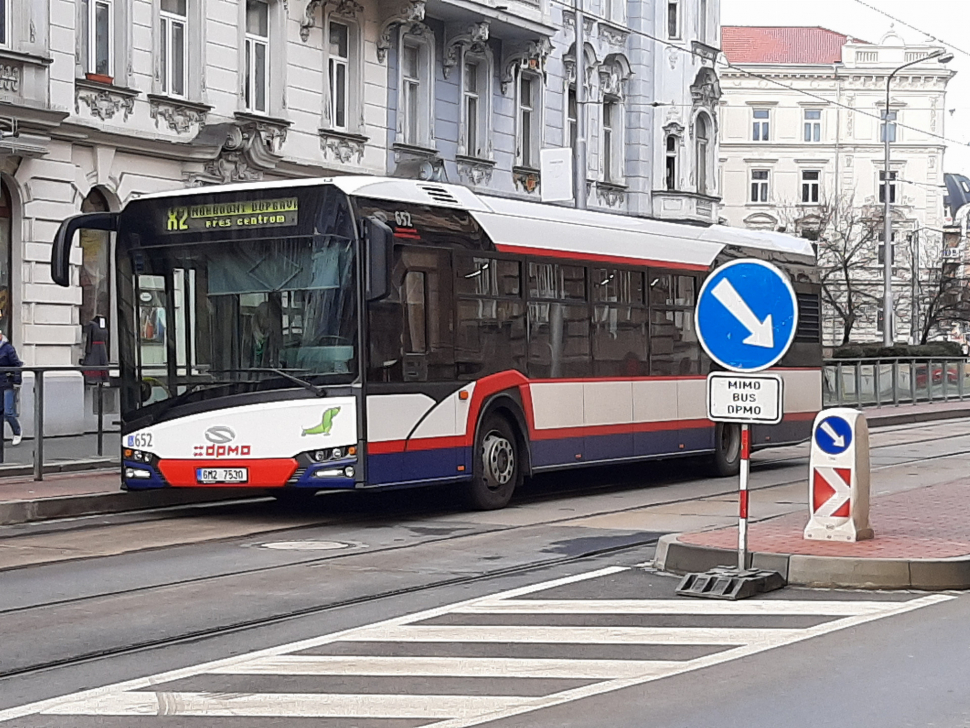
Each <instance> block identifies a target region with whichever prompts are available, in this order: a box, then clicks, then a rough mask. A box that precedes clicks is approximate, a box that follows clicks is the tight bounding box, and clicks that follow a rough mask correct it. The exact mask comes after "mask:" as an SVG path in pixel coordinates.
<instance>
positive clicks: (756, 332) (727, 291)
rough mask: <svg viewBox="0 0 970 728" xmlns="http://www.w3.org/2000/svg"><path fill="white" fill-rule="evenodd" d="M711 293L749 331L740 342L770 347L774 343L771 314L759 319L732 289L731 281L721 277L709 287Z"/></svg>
mask: <svg viewBox="0 0 970 728" xmlns="http://www.w3.org/2000/svg"><path fill="white" fill-rule="evenodd" d="M711 294H712V295H713V296H714V298H716V299H717V300H718V301H719V302H720V303H721V305H722V306H724V308H726V309H727V310H728V311H729V312H730V314H731V315H732V316H734V318H736V319H737V320H738V321H739V322H740V323H741V325H742V326H744V328H746V329H747V330H748V331H750V332H751V335H750V336H748V338H746V339H744V341H743V342H742V343H744V344H749V345H751V346H760V347H763V348H765V349H770V348H772V347H773V346H774V345H775V335H774V330H773V328H772V325H771V314H768V315H767V316H766V317H765V320H764V321H759V320H758V317H757V316H755V315H754V311H752V310H751V308H750V307H749V306H748V304H747V303H746V302H745V300H744V299H743V298H741V294H740V293H738V292H737V291H736V290H734V286H732V285H731V281H729V280H728V279H727V278H722V279H721V280H720V281H718V282H717V285H716V286H714V288H712V289H711Z"/></svg>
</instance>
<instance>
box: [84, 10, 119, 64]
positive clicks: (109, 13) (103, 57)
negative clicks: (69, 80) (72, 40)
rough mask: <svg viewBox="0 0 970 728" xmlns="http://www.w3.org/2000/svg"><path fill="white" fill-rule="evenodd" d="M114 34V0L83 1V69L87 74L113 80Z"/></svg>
mask: <svg viewBox="0 0 970 728" xmlns="http://www.w3.org/2000/svg"><path fill="white" fill-rule="evenodd" d="M113 32H114V2H113V0H81V46H82V47H81V67H82V70H83V71H84V73H85V74H95V75H98V76H101V77H102V78H101V79H99V80H104V81H108V82H110V81H111V80H112V75H113V72H112V69H113V68H114V38H113V37H112V34H113Z"/></svg>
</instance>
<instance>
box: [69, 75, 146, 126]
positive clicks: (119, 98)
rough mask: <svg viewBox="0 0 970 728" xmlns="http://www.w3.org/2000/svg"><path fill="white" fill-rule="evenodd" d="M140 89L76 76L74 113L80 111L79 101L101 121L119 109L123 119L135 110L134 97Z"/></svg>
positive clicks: (113, 114) (110, 116) (112, 115)
mask: <svg viewBox="0 0 970 728" xmlns="http://www.w3.org/2000/svg"><path fill="white" fill-rule="evenodd" d="M139 93H141V92H140V91H136V90H134V89H128V88H122V87H120V86H109V85H107V84H103V83H97V82H94V81H87V80H85V79H80V78H77V79H75V80H74V113H75V114H80V113H81V102H82V101H83V102H84V104H85V105H86V106H87V107H88V108H89V109H90V110H91V115H92V116H96V117H97V118H99V119H101V120H102V121H108V120H109V119H113V118H114V116H115V114H117V113H118V112H119V111H120V112H122V113H123V115H124V118H123V119H122V120H123V121H128V117H129V116H130V115H131V113H132V112H133V111H134V110H135V98H136V97H137V96H138V94H139Z"/></svg>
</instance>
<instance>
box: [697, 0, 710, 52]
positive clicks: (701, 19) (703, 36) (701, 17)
mask: <svg viewBox="0 0 970 728" xmlns="http://www.w3.org/2000/svg"><path fill="white" fill-rule="evenodd" d="M707 14H708V10H707V0H701V2H700V5H699V7H698V9H697V40H699V41H700V42H701V43H706V44H708V45H709V44H710V42H711V39H710V38H709V37H708V34H707V29H708V23H709V20H708V17H707Z"/></svg>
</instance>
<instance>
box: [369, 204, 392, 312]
mask: <svg viewBox="0 0 970 728" xmlns="http://www.w3.org/2000/svg"><path fill="white" fill-rule="evenodd" d="M363 227H364V244H365V247H366V248H367V259H366V267H365V271H366V274H367V276H366V281H365V282H366V285H367V300H368V301H379V300H381V299H382V298H387V296H388V294H389V293H390V292H391V260H392V259H393V252H392V251H393V246H394V233H393V232H392V231H391V228H389V227H388V226H387V225H386V224H384V223H383V222H381V221H380V220H377V219H375V218H373V217H366V218H364V223H363Z"/></svg>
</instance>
